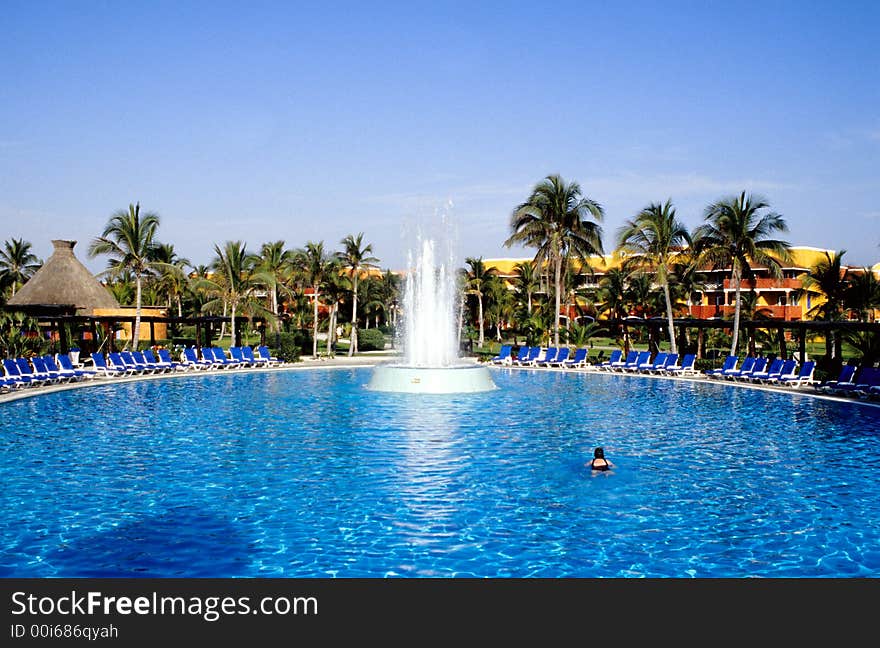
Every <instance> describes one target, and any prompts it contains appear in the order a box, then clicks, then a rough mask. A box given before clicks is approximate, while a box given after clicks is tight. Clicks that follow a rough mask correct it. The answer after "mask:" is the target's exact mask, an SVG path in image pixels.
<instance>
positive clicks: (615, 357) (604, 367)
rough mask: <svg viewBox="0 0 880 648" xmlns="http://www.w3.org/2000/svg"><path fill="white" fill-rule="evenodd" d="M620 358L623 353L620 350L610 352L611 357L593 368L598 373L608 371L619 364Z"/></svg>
mask: <svg viewBox="0 0 880 648" xmlns="http://www.w3.org/2000/svg"><path fill="white" fill-rule="evenodd" d="M621 357H623V351H621V350H620V349H614V351H612V352H611V355H610V356H609V357H608V359H607V360H606V361H605V362H599V363H596V364H595V365H594V366H595V367H596V369H599V370H600V371H608V370H610V369H611V367H612V366H614V365H615V364H617V363H618V362H620V358H621Z"/></svg>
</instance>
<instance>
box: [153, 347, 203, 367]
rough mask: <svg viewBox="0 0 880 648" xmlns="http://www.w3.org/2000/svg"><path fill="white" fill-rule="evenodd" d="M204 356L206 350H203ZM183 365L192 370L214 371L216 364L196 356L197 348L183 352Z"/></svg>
mask: <svg viewBox="0 0 880 648" xmlns="http://www.w3.org/2000/svg"><path fill="white" fill-rule="evenodd" d="M202 354H203V355H204V349H202ZM160 357H161V356H160ZM181 364H182V365H183V366H184V367H189V368H190V369H212V368H213V367H214V362H212V361H210V360H206V359H204V358H199V357H198V356H197V355H196V348H195V347H188V348H186V349H184V350H183V361H182V362H181Z"/></svg>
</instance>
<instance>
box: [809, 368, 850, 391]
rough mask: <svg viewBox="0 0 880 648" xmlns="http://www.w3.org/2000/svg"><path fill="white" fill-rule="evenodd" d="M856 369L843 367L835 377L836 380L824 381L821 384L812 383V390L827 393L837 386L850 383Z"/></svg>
mask: <svg viewBox="0 0 880 648" xmlns="http://www.w3.org/2000/svg"><path fill="white" fill-rule="evenodd" d="M856 369H857V367H856V365H843V366H842V367H841V368H840V373H839V374H838V375H837V379H836V380H825V381H823V382H818V383H814V384H813V389H815V390H816V391H818V392H822V393H828V391H829V390H830V389H832V388H833V387H836V386H837V385H840V384H846V383H851V382H852V379H853V376H855V374H856Z"/></svg>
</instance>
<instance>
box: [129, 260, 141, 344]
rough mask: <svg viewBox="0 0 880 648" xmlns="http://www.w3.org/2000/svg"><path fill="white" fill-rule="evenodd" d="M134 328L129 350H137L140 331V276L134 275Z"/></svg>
mask: <svg viewBox="0 0 880 648" xmlns="http://www.w3.org/2000/svg"><path fill="white" fill-rule="evenodd" d="M134 304H135V310H134V330H133V331H132V332H131V350H132V351H137V347H138V341H139V340H138V337H139V335H140V332H141V276H140V275H137V276H136V277H135V297H134Z"/></svg>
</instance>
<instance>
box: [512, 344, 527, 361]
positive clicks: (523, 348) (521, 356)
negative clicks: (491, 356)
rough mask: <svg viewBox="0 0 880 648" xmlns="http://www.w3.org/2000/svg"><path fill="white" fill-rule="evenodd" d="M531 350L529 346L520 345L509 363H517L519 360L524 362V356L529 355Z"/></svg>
mask: <svg viewBox="0 0 880 648" xmlns="http://www.w3.org/2000/svg"><path fill="white" fill-rule="evenodd" d="M531 350H532V347H530V346H525V345H523V346H521V347H520V348H519V351H517V352H516V357H515V358H514V357H511V359H510V364H519V363H520V362H524V361H525V359H526V358H528V357H529V351H531Z"/></svg>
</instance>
